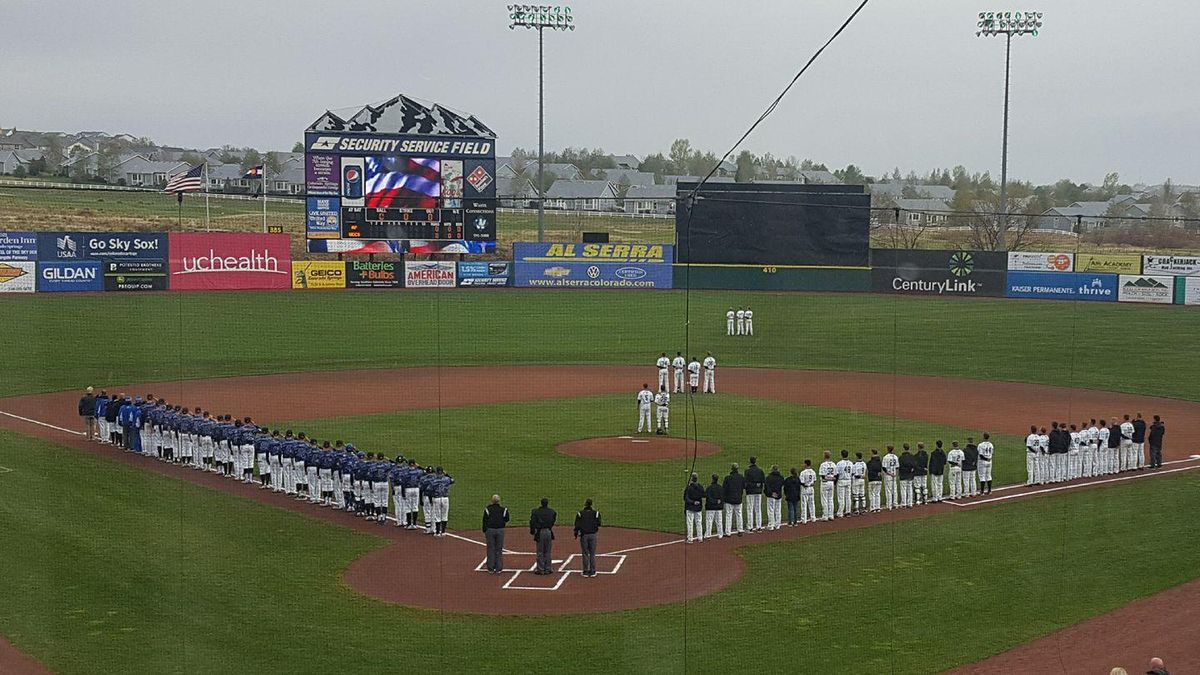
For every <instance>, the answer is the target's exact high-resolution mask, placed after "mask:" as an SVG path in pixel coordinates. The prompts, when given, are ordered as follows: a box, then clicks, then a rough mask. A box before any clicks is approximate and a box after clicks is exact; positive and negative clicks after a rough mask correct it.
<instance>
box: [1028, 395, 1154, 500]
mask: <svg viewBox="0 0 1200 675" xmlns="http://www.w3.org/2000/svg"><path fill="white" fill-rule="evenodd" d="M1148 430H1149V432H1150V440H1151V448H1152V450H1153V448H1154V447H1155V441H1156V440H1157V447H1158V448H1160V451H1159V453H1158V455H1159V456H1158V459H1157V460H1154V459H1153V457H1152V458H1151V462H1147V460H1146V456H1145V452H1144V448H1145V442H1146V438H1147V431H1148ZM1163 432H1164V427H1163V423H1162V420H1161V419H1160V418H1159V417H1158V416H1157V415H1155V416H1154V425H1153V426H1152V427H1150V428H1149V429H1147V426H1146V421H1145V420H1144V419H1142V414H1141V413H1138V414H1137V416H1136V418H1134V419H1132V420H1131V419H1130V418H1129V415H1125V419H1124V421H1121V422H1118V421H1117V418H1115V417H1114V418H1112V422H1111V424H1110V423H1108V422H1106V421H1105V420H1103V419H1101V420H1100V421H1099V422H1097V421H1096V420H1095V419H1092V420H1090V421H1085V422H1082V423H1080V424H1079V426H1076V425H1074V424H1066V423H1061V424H1060V423H1059V422H1051V424H1050V430H1049V431H1047V430H1046V427H1042V428H1041V429H1040V430H1039V429H1038V427H1037V426H1036V425H1034V426H1031V427H1029V435H1028V436H1026V437H1025V472H1026V479H1025V484H1026V485H1044V484H1047V483H1061V482H1063V481H1068V480H1074V479H1076V478H1091V477H1093V476H1104V475H1111V474H1116V473H1121V472H1123V471H1138V470H1141V469H1144V468H1146V467H1147V466H1151V465H1153V466H1159V465H1161V461H1162V459H1161V447H1162V434H1163ZM1151 454H1152V455H1153V454H1154V453H1153V452H1152V453H1151ZM1156 461H1157V463H1155V462H1156Z"/></svg>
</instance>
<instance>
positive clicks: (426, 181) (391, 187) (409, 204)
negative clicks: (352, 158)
mask: <svg viewBox="0 0 1200 675" xmlns="http://www.w3.org/2000/svg"><path fill="white" fill-rule="evenodd" d="M366 169H367V171H366V174H367V181H366V183H365V184H364V193H365V194H364V199H365V200H366V201H365V204H366V206H367V208H373V209H383V208H387V207H389V206H394V207H405V208H414V209H435V208H437V206H438V197H440V196H441V194H442V181H441V175H442V171H441V169H442V163H441V160H438V159H423V158H419V157H368V158H367V161H366Z"/></svg>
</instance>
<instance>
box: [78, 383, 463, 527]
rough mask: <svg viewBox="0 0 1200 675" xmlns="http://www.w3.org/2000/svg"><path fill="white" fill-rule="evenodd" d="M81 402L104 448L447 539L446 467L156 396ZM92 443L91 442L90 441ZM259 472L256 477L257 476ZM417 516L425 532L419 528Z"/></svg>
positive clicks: (451, 480) (450, 482)
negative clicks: (392, 520)
mask: <svg viewBox="0 0 1200 675" xmlns="http://www.w3.org/2000/svg"><path fill="white" fill-rule="evenodd" d="M89 396H90V393H89V394H88V396H85V397H84V398H83V399H82V400H81V401H80V410H81V413H83V412H85V411H84V407H85V406H87V405H91V406H93V407H92V408H91V409H92V410H93V411H94V417H95V419H96V420H97V422H98V423H99V432H100V433H99V436H98V437H97V438H95V440H98V441H100V442H102V443H109V444H112V445H116V446H119V447H123V448H125V449H126V450H129V451H131V452H137V453H140V454H144V455H147V456H151V457H156V458H158V459H159V460H161V461H164V462H171V463H174V464H180V465H184V466H189V467H191V468H193V469H196V470H207V471H211V472H213V473H218V474H220V475H223V476H225V477H227V478H230V479H235V480H241V481H242V482H244V483H253V482H254V481H255V480H256V479H257V480H258V482H259V487H260V488H261V489H270V490H273V491H275V492H282V493H285V494H288V495H291V496H294V497H296V498H297V499H301V500H307V501H309V502H311V503H314V504H320V505H321V506H326V507H332V508H337V509H344V510H346V511H350V512H352V513H354V514H356V515H358V516H359V517H362V518H365V519H367V520H372V521H376V522H379V523H381V524H382V523H385V522H387V520H388V510H389V505H394V510H395V520H396V527H406V528H408V529H412V530H419V529H424V530H425V533H426V534H432V535H434V536H437V537H442V536H445V534H446V525H447V521H448V520H449V515H450V487H451V486H452V485H453V484H454V478H453V477H452V476H450V475H449V474H448V473H446V472H445V471H444V470H443V469H442V467H440V466H439V467H433V466H425V467H421V466H420V465H419V464H418V463H417V461H416V460H415V459H408V460H406V459H405V458H404V457H403V456H397V457H396V459H395V460H391V459H388V458H387V457H386V456H384V454H383V453H372V452H366V453H364V452H361V451H359V450H357V449H356V448H355V447H354V445H353V444H348V443H347V444H344V443H343V442H342V441H340V440H339V441H334V442H332V443H331V442H330V441H324V442H322V443H318V441H317V440H316V439H313V438H308V437H307V436H306V435H305V434H304V433H303V432H301V433H299V434H293V432H292V430H291V429H288V430H286V431H284V432H283V433H280V431H279V430H278V429H275V430H269V429H266V428H261V427H259V426H257V425H256V424H254V422H253V421H252V420H251V418H249V417H246V418H243V419H233V418H232V416H230V415H223V416H222V415H218V416H215V417H214V416H212V415H211V414H210V413H209V412H207V411H204V410H201V409H200V408H198V407H197V408H194V409H190V410H189V409H188V408H186V407H183V406H179V405H170V404H168V403H167V402H166V401H165V400H162V399H156V398H155V397H154V396H153V395H147V396H146V397H145V398H142V397H140V396H139V397H136V398H130V397H128V396H126V395H125V394H119V395H118V396H116V397H112V398H110V397H109V396H108V395H107V393H106V392H103V391H102V392H100V395H99V396H96V397H94V398H92V399H91V401H90V403H89V400H88V399H89ZM89 436H90V434H89ZM255 468H257V470H258V471H257V476H256V475H255ZM418 511H419V512H420V513H421V515H423V516H424V527H423V528H422V527H421V526H420V525H418V524H417V523H418Z"/></svg>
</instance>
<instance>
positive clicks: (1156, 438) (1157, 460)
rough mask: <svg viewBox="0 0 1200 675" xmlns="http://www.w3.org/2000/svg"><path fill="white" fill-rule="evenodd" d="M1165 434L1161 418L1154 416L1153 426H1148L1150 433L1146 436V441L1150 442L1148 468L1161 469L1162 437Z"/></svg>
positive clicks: (1164, 426) (1165, 430)
mask: <svg viewBox="0 0 1200 675" xmlns="http://www.w3.org/2000/svg"><path fill="white" fill-rule="evenodd" d="M1166 433H1167V427H1166V425H1165V424H1163V421H1162V418H1161V417H1159V416H1158V415H1155V416H1154V424H1151V425H1150V433H1149V434H1147V439H1148V440H1149V441H1150V468H1151V469H1161V468H1162V445H1163V435H1165V434H1166Z"/></svg>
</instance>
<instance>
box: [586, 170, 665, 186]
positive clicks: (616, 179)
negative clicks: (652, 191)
mask: <svg viewBox="0 0 1200 675" xmlns="http://www.w3.org/2000/svg"><path fill="white" fill-rule="evenodd" d="M596 173H599V174H600V177H601V178H603V179H605V180H607V181H608V182H610V183H612V184H613V185H620V184H622V183H625V184H626V185H631V186H632V185H638V186H643V187H644V186H647V185H654V174H652V173H648V172H646V171H637V170H636V169H599V170H598V171H597V172H596Z"/></svg>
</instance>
